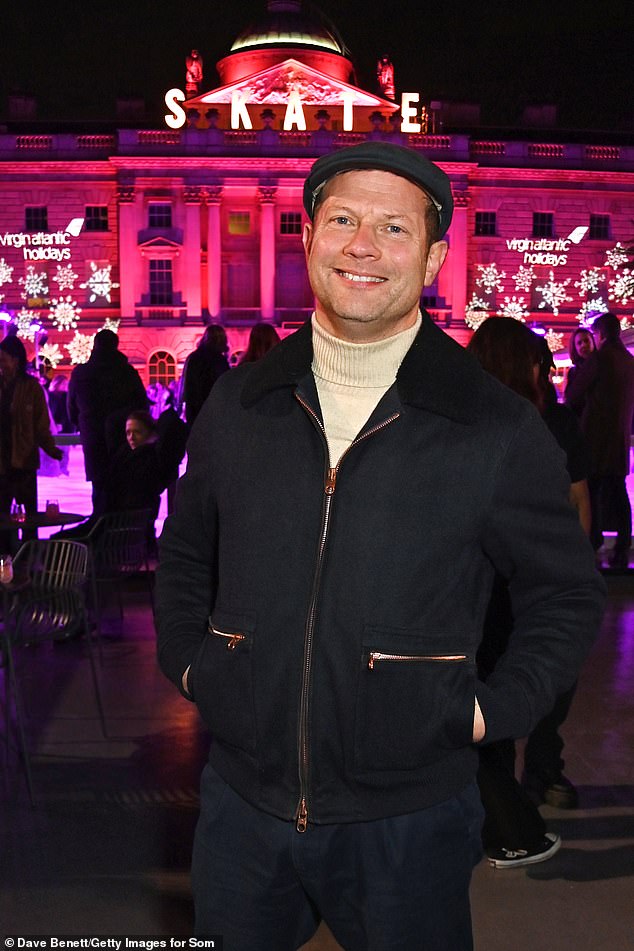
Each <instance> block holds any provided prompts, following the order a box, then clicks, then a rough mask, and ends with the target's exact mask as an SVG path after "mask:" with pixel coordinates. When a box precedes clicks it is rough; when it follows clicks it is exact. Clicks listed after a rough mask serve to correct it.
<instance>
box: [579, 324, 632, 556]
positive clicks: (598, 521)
mask: <svg viewBox="0 0 634 951" xmlns="http://www.w3.org/2000/svg"><path fill="white" fill-rule="evenodd" d="M593 331H594V334H595V339H596V343H597V349H596V350H595V351H594V352H593V353H591V354H590V355H589V357H588V358H587V360H585V362H584V363H583V365H582V366H581V367H580V368H579V371H578V373H577V374H576V376H575V377H574V379H573V380H572V382H571V383H570V384H569V386H568V388H567V389H566V402H567V403H568V405H569V406H570V407H572V409H573V410H574V411H575V412H576V413H578V414H579V417H580V421H581V429H582V430H583V433H584V435H585V437H586V440H587V443H588V448H589V452H590V474H589V478H588V486H589V489H590V503H591V509H592V529H591V533H590V540H591V542H592V546H593V548H594V550H595V551H596V552H598V551H599V550H600V548H601V547H602V545H603V541H604V539H603V532H604V529H606V528H608V527H614V528H616V541H615V544H614V548H613V550H612V551H611V552H610V555H609V556H608V563H609V565H610V566H611V567H612V568H616V569H618V570H623V569H627V567H628V565H629V551H630V545H631V542H632V507H631V504H630V499H629V495H628V492H627V485H626V481H625V480H626V478H627V475H628V473H629V471H630V442H631V434H632V415H633V413H634V357H633V356H632V355H631V353H630V352H629V351H628V350H627V349H626V347H625V346H624V345H623V343H622V341H621V324H620V322H619V318H618V317H617V316H616V314H612V313H610V312H608V313H605V314H600V315H599V316H598V317H597V318H596V320H595V321H594V324H593Z"/></svg>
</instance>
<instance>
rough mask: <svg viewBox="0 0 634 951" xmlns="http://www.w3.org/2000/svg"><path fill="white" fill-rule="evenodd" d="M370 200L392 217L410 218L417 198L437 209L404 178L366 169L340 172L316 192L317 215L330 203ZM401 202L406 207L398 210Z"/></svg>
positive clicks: (380, 170)
mask: <svg viewBox="0 0 634 951" xmlns="http://www.w3.org/2000/svg"><path fill="white" fill-rule="evenodd" d="M370 196H371V199H372V201H373V203H374V204H375V207H376V210H377V211H383V212H384V213H389V214H390V215H394V214H402V215H407V214H411V213H412V212H413V211H414V210H415V208H413V207H412V202H414V203H417V196H420V198H421V199H422V201H423V203H424V205H427V204H434V205H435V202H434V200H433V198H432V197H431V196H430V195H428V194H427V192H426V191H425V190H424V189H422V188H421V187H420V186H419V185H417V184H415V183H414V182H411V181H409V179H407V178H405V177H404V176H403V175H396V174H395V173H393V172H386V171H384V170H383V169H367V168H364V169H351V170H350V171H343V172H338V173H337V174H336V175H333V176H332V178H329V179H327V180H326V181H325V182H323V184H322V185H320V187H319V189H318V190H317V196H316V197H317V201H316V206H317V207H316V211H317V210H318V208H319V206H320V205H323V204H324V202H326V201H327V200H328V199H334V200H337V201H339V200H340V201H350V202H351V203H355V201H357V202H358V201H363V200H367V197H370ZM401 202H403V205H402V207H399V205H400V203H401ZM388 208H389V209H390V211H389V212H388Z"/></svg>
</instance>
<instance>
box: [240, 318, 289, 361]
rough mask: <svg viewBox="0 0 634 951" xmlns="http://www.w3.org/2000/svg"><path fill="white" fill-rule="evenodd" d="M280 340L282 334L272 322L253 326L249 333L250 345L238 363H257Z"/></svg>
mask: <svg viewBox="0 0 634 951" xmlns="http://www.w3.org/2000/svg"><path fill="white" fill-rule="evenodd" d="M279 342H280V335H279V334H278V332H277V330H276V329H275V327H273V326H272V325H271V324H265V323H259V324H254V325H253V327H251V333H250V334H249V345H248V346H247V349H246V350H245V351H244V353H243V354H242V356H241V357H240V360H239V362H238V365H240V364H242V363H255V361H256V360H259V359H260V358H261V357H263V356H264V354H265V353H268V352H269V350H271V349H272V348H273V347H275V346H277V344H278V343H279Z"/></svg>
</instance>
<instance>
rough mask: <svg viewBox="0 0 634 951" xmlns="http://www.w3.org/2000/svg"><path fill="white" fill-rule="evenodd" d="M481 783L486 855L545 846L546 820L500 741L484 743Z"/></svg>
mask: <svg viewBox="0 0 634 951" xmlns="http://www.w3.org/2000/svg"><path fill="white" fill-rule="evenodd" d="M479 753H480V768H479V769H478V786H479V788H480V795H481V797H482V805H483V806H484V824H483V826H482V844H483V846H484V851H485V852H486V853H487V855H489V856H492V855H494V854H495V855H497V854H498V853H501V852H502V851H503V850H508V851H509V852H517V851H518V850H521V849H524V850H527V851H529V852H533V851H535V850H537V849H539V848H541V847H542V844H543V841H544V837H545V835H546V823H545V822H544V820H543V818H542V816H541V815H540V813H539V810H538V809H537V806H536V805H535V804H534V803H533V801H532V800H531V799H530V798H529V797H528V795H527V794H526V792H525V791H524V790H523V789H522V787H521V786H520V784H519V783H518V782H517V780H516V778H515V774H514V772H513V771H512V770H509V769H508V762H507V761H506V759H507V758H506V756H505V755H504V751H503V750H502V751H501V750H499V749H498V744H497V743H491V744H489V745H488V746H482V747H481V748H480V750H479Z"/></svg>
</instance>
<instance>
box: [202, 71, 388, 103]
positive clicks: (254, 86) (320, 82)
mask: <svg viewBox="0 0 634 951" xmlns="http://www.w3.org/2000/svg"><path fill="white" fill-rule="evenodd" d="M292 92H299V95H300V97H301V100H302V102H303V103H304V104H305V105H310V106H336V105H341V101H342V99H343V98H344V97H347V98H349V100H350V101H351V102H352V105H354V106H365V107H366V108H371V109H377V110H383V111H388V112H394V111H395V110H396V109H397V108H398V107H397V105H396V103H394V102H391V101H389V100H388V99H382V98H381V97H380V96H375V95H373V94H372V93H369V92H365V91H364V90H363V89H359V88H358V87H356V86H351V85H349V84H348V83H344V82H341V81H340V80H338V79H333V78H332V77H331V76H327V75H326V74H325V73H322V72H320V71H319V70H317V69H314V68H313V67H310V66H307V65H305V64H304V63H300V62H299V60H296V59H287V60H284V62H283V63H277V64H276V65H275V66H270V67H269V68H268V69H264V70H262V71H261V72H257V73H252V74H251V76H247V77H245V78H244V79H241V80H240V81H239V82H236V83H231V84H229V85H228V86H221V87H219V88H218V89H212V90H211V91H210V92H207V93H204V94H203V95H202V96H196V97H195V98H193V99H188V100H186V102H185V103H184V104H183V105H184V108H186V109H195V108H197V107H198V106H203V107H209V106H213V105H219V104H221V103H231V101H232V99H233V97H234V95H235V94H238V95H240V97H241V99H242V100H243V102H244V103H245V104H247V105H249V104H253V105H271V106H273V105H280V104H281V105H286V103H287V102H288V97H289V95H290V94H291V93H292Z"/></svg>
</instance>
